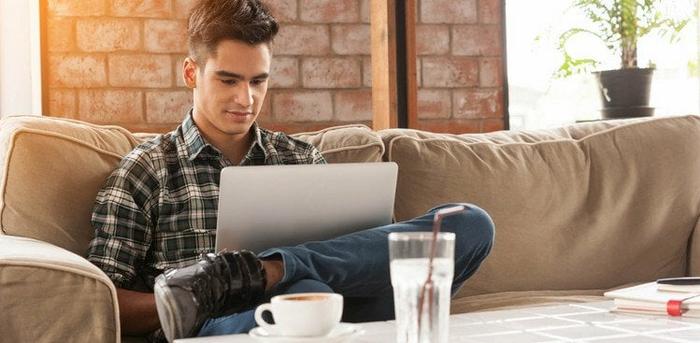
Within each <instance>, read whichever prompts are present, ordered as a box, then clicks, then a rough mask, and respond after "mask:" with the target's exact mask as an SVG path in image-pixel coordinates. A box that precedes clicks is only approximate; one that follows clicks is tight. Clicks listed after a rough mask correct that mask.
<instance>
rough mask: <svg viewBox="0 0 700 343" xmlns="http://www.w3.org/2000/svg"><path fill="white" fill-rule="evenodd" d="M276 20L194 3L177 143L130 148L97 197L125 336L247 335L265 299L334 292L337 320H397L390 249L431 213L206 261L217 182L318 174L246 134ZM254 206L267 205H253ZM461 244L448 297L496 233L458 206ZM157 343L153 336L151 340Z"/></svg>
mask: <svg viewBox="0 0 700 343" xmlns="http://www.w3.org/2000/svg"><path fill="white" fill-rule="evenodd" d="M277 30H278V25H277V22H276V21H275V19H274V18H273V17H272V16H271V15H270V14H269V12H268V10H267V9H266V8H265V7H264V6H263V5H262V4H261V3H260V1H259V0H225V1H224V0H202V1H200V2H198V3H197V4H195V6H194V7H193V9H192V12H191V13H190V17H189V22H188V45H189V57H188V58H187V59H186V60H185V62H184V64H183V67H182V68H183V78H184V80H185V83H186V85H187V87H189V88H191V89H192V94H193V108H192V110H191V111H189V112H188V113H187V115H186V117H185V119H184V121H183V123H182V124H181V125H180V126H179V127H178V128H177V129H176V130H174V131H172V132H170V133H167V134H164V135H161V136H159V137H157V138H155V139H154V140H152V141H149V142H146V143H144V144H142V145H140V146H138V147H136V148H135V149H134V150H133V151H132V152H131V153H129V154H128V155H127V156H125V157H124V159H123V160H122V162H121V164H120V165H119V167H118V168H117V169H116V170H115V171H114V172H113V173H112V174H111V175H110V176H109V178H108V179H107V181H106V184H105V186H104V187H103V189H102V190H101V191H100V192H99V194H98V195H97V200H96V205H95V209H94V213H93V217H92V223H93V226H94V228H95V238H94V240H93V241H92V242H91V244H90V250H89V254H88V259H89V260H90V261H91V262H92V263H94V264H95V265H97V266H98V267H100V268H101V269H102V270H103V271H104V272H105V273H106V274H107V275H108V276H109V277H110V278H111V279H112V280H113V282H114V283H115V285H116V286H117V297H118V301H119V308H120V316H121V318H120V319H121V327H122V330H123V332H124V333H127V334H146V333H149V332H154V331H155V330H158V329H159V328H161V327H162V329H163V332H164V334H165V336H166V337H167V338H168V340H173V339H176V338H181V337H189V336H196V335H200V336H204V335H216V334H229V333H239V332H247V331H248V330H250V329H251V328H252V327H254V326H255V322H254V320H253V315H252V310H253V309H254V308H255V306H256V305H257V304H259V303H261V302H263V301H264V300H265V299H267V298H269V297H270V296H273V295H276V294H283V293H296V292H310V291H313V292H338V293H341V294H343V295H344V296H345V299H346V303H345V312H344V320H346V321H363V320H379V319H390V318H393V298H392V288H391V283H390V278H389V257H388V243H387V236H388V234H389V233H390V232H396V231H429V230H430V227H431V224H432V214H433V213H434V211H435V210H436V209H434V210H431V212H429V213H427V214H426V215H424V216H422V217H420V218H416V219H414V220H410V221H407V222H403V223H396V224H391V225H387V226H384V227H379V228H374V229H370V230H365V231H361V232H357V233H353V234H349V235H345V236H342V237H338V238H335V239H331V240H328V241H322V242H310V243H306V244H301V245H298V246H294V247H283V248H275V249H270V250H268V251H265V252H263V253H261V254H260V255H259V256H255V255H253V254H252V253H250V252H248V251H240V252H220V253H217V254H214V251H213V250H214V241H215V234H216V214H217V205H218V204H217V201H218V195H219V176H220V172H221V169H222V168H223V167H226V166H233V165H261V164H267V165H272V164H302V163H306V164H310V163H325V160H324V159H323V157H322V156H321V154H320V153H319V152H318V151H317V150H316V149H315V148H314V147H313V146H311V145H309V144H306V143H304V142H302V141H299V140H296V139H293V138H291V137H289V136H287V135H285V134H283V133H276V132H270V131H267V130H264V129H262V128H260V127H258V126H257V124H256V122H255V120H256V118H257V115H258V113H259V112H260V108H261V106H262V103H263V100H264V98H265V94H266V92H267V87H268V77H269V72H270V63H271V57H272V51H271V42H272V39H273V38H274V36H275V34H276V33H277ZM249 196H251V197H255V196H270V194H250V195H249ZM467 207H468V210H467V211H466V212H465V213H464V214H462V215H455V216H451V217H447V218H446V219H445V220H444V222H443V230H444V231H451V232H456V234H457V241H456V251H455V255H456V257H455V280H454V284H453V292H455V291H456V290H457V289H458V288H459V287H460V286H461V284H462V283H463V282H464V281H465V280H466V279H467V278H468V277H469V276H471V275H472V274H473V273H474V272H475V271H476V269H477V268H478V266H479V265H480V263H481V262H482V261H483V260H484V258H485V257H486V256H487V255H488V253H489V251H490V249H491V245H492V241H493V223H492V222H491V220H490V218H489V217H488V215H487V214H486V213H485V212H484V211H483V210H481V209H479V208H477V207H475V206H473V205H467ZM156 337H157V336H156Z"/></svg>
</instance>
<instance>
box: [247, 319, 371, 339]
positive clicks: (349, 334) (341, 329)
mask: <svg viewBox="0 0 700 343" xmlns="http://www.w3.org/2000/svg"><path fill="white" fill-rule="evenodd" d="M363 333H365V332H364V330H362V327H360V326H359V325H356V324H349V323H340V324H338V326H336V327H335V328H334V329H333V331H331V332H330V333H329V334H328V335H325V336H320V337H292V336H277V335H274V334H271V333H269V332H267V331H266V330H265V329H264V328H262V327H256V328H254V329H253V330H250V332H249V333H248V335H250V337H253V338H255V339H257V340H259V341H262V342H266V343H302V342H303V343H345V342H351V341H352V339H354V338H355V337H357V336H359V335H362V334H363Z"/></svg>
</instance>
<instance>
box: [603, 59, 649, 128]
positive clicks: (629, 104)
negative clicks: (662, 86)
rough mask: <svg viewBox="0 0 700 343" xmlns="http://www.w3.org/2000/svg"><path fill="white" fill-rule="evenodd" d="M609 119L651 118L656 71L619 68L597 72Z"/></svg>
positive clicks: (605, 114) (604, 110)
mask: <svg viewBox="0 0 700 343" xmlns="http://www.w3.org/2000/svg"><path fill="white" fill-rule="evenodd" d="M594 74H595V75H596V78H597V80H598V86H599V90H600V100H601V103H602V105H603V108H602V109H601V113H602V115H603V118H605V119H614V118H634V117H648V116H652V115H654V108H653V107H649V94H650V93H651V80H652V77H653V75H654V69H653V68H632V69H615V70H604V71H600V72H595V73H594Z"/></svg>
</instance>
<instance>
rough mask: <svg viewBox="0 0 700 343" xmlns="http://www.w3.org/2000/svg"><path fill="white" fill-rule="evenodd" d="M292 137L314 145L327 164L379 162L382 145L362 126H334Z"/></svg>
mask: <svg viewBox="0 0 700 343" xmlns="http://www.w3.org/2000/svg"><path fill="white" fill-rule="evenodd" d="M292 137H294V138H297V139H300V140H302V141H305V142H307V143H309V144H312V145H314V146H315V147H316V148H317V149H318V150H319V151H320V152H321V154H322V155H323V157H324V158H325V159H326V161H328V163H349V162H381V161H382V156H383V155H384V143H383V142H382V139H381V137H379V135H378V134H377V133H376V132H374V131H372V130H371V129H370V128H369V127H367V126H364V125H345V126H335V127H329V128H327V129H323V130H320V131H314V132H303V133H296V134H293V135H292Z"/></svg>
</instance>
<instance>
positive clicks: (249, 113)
mask: <svg viewBox="0 0 700 343" xmlns="http://www.w3.org/2000/svg"><path fill="white" fill-rule="evenodd" d="M225 112H226V114H230V115H233V116H238V117H245V116H249V115H253V113H252V112H241V111H225Z"/></svg>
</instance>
